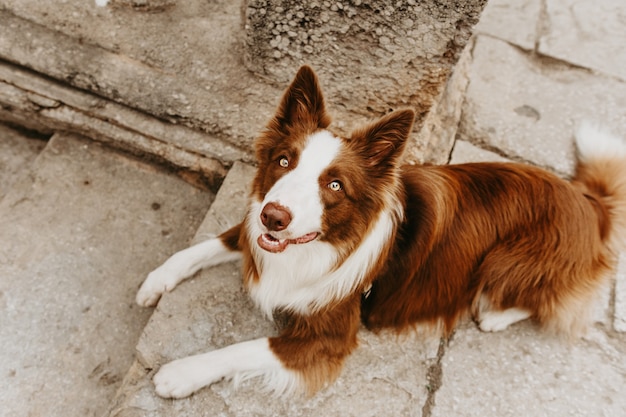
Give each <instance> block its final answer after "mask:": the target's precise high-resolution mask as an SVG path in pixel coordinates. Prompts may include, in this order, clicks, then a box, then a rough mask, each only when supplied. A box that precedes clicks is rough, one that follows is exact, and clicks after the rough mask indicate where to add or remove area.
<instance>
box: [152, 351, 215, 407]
mask: <svg viewBox="0 0 626 417" xmlns="http://www.w3.org/2000/svg"><path fill="white" fill-rule="evenodd" d="M202 365H203V364H202V361H201V360H199V359H197V358H196V357H193V356H190V357H188V358H184V359H178V360H175V361H173V362H170V363H168V364H166V365H163V366H162V367H161V369H159V372H157V374H156V375H155V376H154V378H153V379H152V382H154V388H155V390H156V392H157V394H159V396H161V397H163V398H185V397H188V396H189V395H191V394H193V393H194V392H196V391H197V390H199V389H200V388H202V387H205V386H207V385H209V384H211V383H212V382H214V380H213V378H211V376H210V375H209V374H210V372H208V370H207V369H204V367H203V366H202ZM216 380H217V379H216Z"/></svg>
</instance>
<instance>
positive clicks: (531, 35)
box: [476, 0, 542, 50]
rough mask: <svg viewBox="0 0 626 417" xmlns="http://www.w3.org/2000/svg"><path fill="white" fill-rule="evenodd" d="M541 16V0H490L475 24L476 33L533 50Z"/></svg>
mask: <svg viewBox="0 0 626 417" xmlns="http://www.w3.org/2000/svg"><path fill="white" fill-rule="evenodd" d="M541 17H542V0H516V1H510V0H490V1H489V3H487V6H486V7H485V10H484V11H483V14H482V16H480V21H479V22H478V24H477V25H476V33H479V34H487V35H489V36H492V37H495V38H498V39H501V40H504V41H507V42H509V43H512V44H515V45H518V46H520V47H522V48H524V49H527V50H533V49H535V44H536V42H537V36H538V29H539V26H538V25H539V24H540V23H541V22H542V19H541Z"/></svg>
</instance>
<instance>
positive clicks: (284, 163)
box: [278, 156, 289, 168]
mask: <svg viewBox="0 0 626 417" xmlns="http://www.w3.org/2000/svg"><path fill="white" fill-rule="evenodd" d="M278 164H279V165H280V166H281V167H283V168H287V167H288V166H289V159H287V157H286V156H283V157H282V158H280V159H279V160H278Z"/></svg>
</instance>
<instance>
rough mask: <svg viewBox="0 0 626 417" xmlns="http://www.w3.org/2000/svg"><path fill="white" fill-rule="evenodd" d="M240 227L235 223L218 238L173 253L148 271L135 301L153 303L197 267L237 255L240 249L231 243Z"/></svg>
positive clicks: (212, 264) (211, 264)
mask: <svg viewBox="0 0 626 417" xmlns="http://www.w3.org/2000/svg"><path fill="white" fill-rule="evenodd" d="M240 230H241V225H238V226H235V227H233V228H232V229H230V230H228V231H227V232H225V233H223V234H221V235H220V236H218V237H217V238H214V239H209V240H207V241H204V242H202V243H199V244H197V245H194V246H192V247H190V248H187V249H184V250H182V251H180V252H178V253H176V254H174V255H172V256H171V257H170V258H169V259H168V260H167V261H165V263H163V265H161V266H160V267H158V268H157V269H155V270H154V271H152V272H150V274H148V277H147V278H146V280H145V281H144V282H143V284H142V285H141V288H140V289H139V292H138V293H137V297H136V301H137V304H139V305H141V306H144V307H149V306H153V305H155V304H156V303H157V301H159V298H161V295H162V294H163V293H164V292H166V291H171V290H173V289H174V288H175V287H176V286H177V285H178V284H179V283H180V282H181V281H183V280H184V279H185V278H188V277H190V276H191V275H193V274H195V273H196V272H198V271H199V270H200V269H202V268H208V267H210V266H214V265H218V264H221V263H224V262H230V261H235V260H237V259H240V258H241V252H239V251H238V248H237V246H236V244H235V243H234V242H236V239H235V238H236V237H237V236H238V234H239V232H240Z"/></svg>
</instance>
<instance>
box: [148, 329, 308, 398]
mask: <svg viewBox="0 0 626 417" xmlns="http://www.w3.org/2000/svg"><path fill="white" fill-rule="evenodd" d="M254 376H262V377H264V382H265V383H266V384H267V386H268V388H270V389H273V390H275V391H276V392H279V393H280V392H289V391H292V390H293V389H295V388H296V387H297V386H298V376H297V375H296V373H295V372H293V371H290V370H288V369H286V368H285V367H284V365H283V364H282V362H281V361H280V360H279V359H278V358H277V357H276V355H275V354H274V353H273V352H272V350H271V348H270V343H269V339H267V338H261V339H256V340H251V341H248V342H242V343H237V344H234V345H231V346H228V347H225V348H223V349H218V350H215V351H213V352H208V353H203V354H200V355H195V356H189V357H187V358H183V359H178V360H175V361H173V362H170V363H168V364H166V365H163V366H162V367H161V369H160V370H159V372H157V374H156V375H155V376H154V378H153V382H154V385H155V389H156V392H157V394H159V395H160V396H161V397H164V398H183V397H187V396H189V395H191V394H192V393H194V392H195V391H197V390H199V389H200V388H203V387H206V386H208V385H211V384H212V383H214V382H217V381H219V380H221V379H222V378H235V379H236V380H243V379H247V378H250V377H254Z"/></svg>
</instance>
